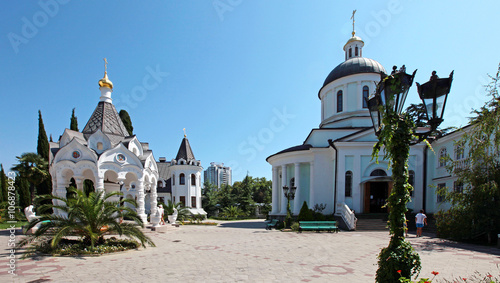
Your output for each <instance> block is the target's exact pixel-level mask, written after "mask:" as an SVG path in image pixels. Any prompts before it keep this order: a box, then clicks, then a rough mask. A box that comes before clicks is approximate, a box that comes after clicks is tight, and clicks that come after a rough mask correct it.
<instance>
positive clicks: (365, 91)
mask: <svg viewBox="0 0 500 283" xmlns="http://www.w3.org/2000/svg"><path fill="white" fill-rule="evenodd" d="M369 93H370V89H369V88H368V86H366V85H365V86H364V87H363V108H368V103H367V102H366V100H367V99H368V95H369Z"/></svg>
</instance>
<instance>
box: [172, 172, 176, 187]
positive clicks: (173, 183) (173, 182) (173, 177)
mask: <svg viewBox="0 0 500 283" xmlns="http://www.w3.org/2000/svg"><path fill="white" fill-rule="evenodd" d="M172 186H175V174H174V175H172Z"/></svg>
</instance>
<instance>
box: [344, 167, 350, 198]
mask: <svg viewBox="0 0 500 283" xmlns="http://www.w3.org/2000/svg"><path fill="white" fill-rule="evenodd" d="M345 196H346V197H352V172H351V171H347V172H345Z"/></svg>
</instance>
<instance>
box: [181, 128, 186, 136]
mask: <svg viewBox="0 0 500 283" xmlns="http://www.w3.org/2000/svg"><path fill="white" fill-rule="evenodd" d="M182 130H183V131H184V137H186V128H183V129H182Z"/></svg>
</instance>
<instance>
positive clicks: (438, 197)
mask: <svg viewBox="0 0 500 283" xmlns="http://www.w3.org/2000/svg"><path fill="white" fill-rule="evenodd" d="M445 187H446V184H445V183H441V184H438V186H437V192H436V193H437V202H438V203H441V202H443V201H444V196H443V195H442V194H440V193H439V192H440V191H441V190H443V189H444V188H445Z"/></svg>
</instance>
